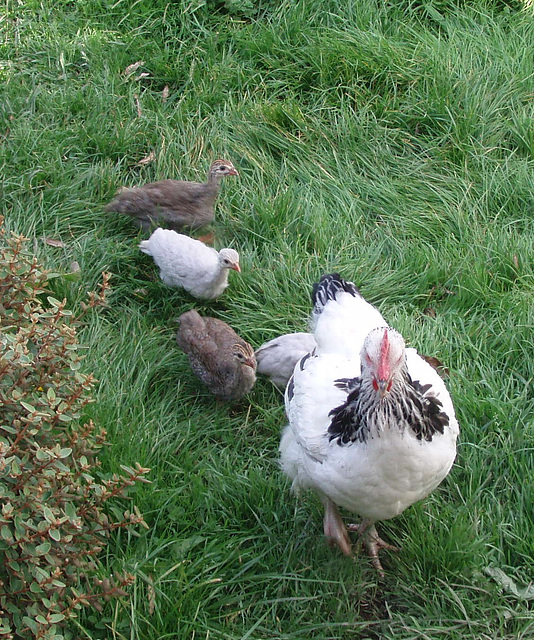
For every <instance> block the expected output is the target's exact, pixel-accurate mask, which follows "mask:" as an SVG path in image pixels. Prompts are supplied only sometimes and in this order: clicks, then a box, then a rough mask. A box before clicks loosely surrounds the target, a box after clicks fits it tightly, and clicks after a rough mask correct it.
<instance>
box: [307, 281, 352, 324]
mask: <svg viewBox="0 0 534 640" xmlns="http://www.w3.org/2000/svg"><path fill="white" fill-rule="evenodd" d="M342 292H345V293H350V294H351V295H352V296H354V297H356V296H358V297H360V296H361V294H360V292H359V291H358V289H357V288H356V286H355V285H354V284H353V283H352V282H349V281H348V280H343V278H342V277H341V276H340V275H339V273H327V274H325V275H324V276H321V279H320V280H319V282H316V283H315V284H314V285H313V291H312V303H313V313H314V315H318V314H320V313H321V311H322V310H323V308H324V306H325V305H326V303H327V302H328V301H329V300H335V299H336V297H337V295H338V294H339V293H342Z"/></svg>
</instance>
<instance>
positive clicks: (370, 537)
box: [348, 520, 400, 578]
mask: <svg viewBox="0 0 534 640" xmlns="http://www.w3.org/2000/svg"><path fill="white" fill-rule="evenodd" d="M348 530H349V531H355V532H356V533H358V534H359V535H360V537H361V539H362V542H363V544H364V545H365V548H366V550H367V553H368V554H369V557H370V558H371V564H372V565H373V567H374V568H375V569H376V570H377V571H378V573H379V575H380V577H381V578H383V577H384V575H385V574H384V568H383V567H382V563H381V562H380V558H379V557H378V552H379V551H380V549H387V550H388V551H400V549H399V547H396V546H395V545H392V544H389V543H388V542H386V541H385V540H382V538H381V537H380V536H379V535H378V533H377V530H376V527H375V525H374V524H372V523H371V522H370V521H369V520H363V521H362V523H361V524H349V525H348Z"/></svg>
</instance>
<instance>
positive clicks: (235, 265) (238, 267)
mask: <svg viewBox="0 0 534 640" xmlns="http://www.w3.org/2000/svg"><path fill="white" fill-rule="evenodd" d="M230 269H233V270H234V271H237V273H241V267H240V266H239V262H234V264H233V265H232V266H231V267H230Z"/></svg>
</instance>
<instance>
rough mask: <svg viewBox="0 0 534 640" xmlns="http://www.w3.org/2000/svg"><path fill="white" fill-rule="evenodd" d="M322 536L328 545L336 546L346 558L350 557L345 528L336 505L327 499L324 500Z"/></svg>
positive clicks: (350, 550) (347, 535) (350, 551)
mask: <svg viewBox="0 0 534 640" xmlns="http://www.w3.org/2000/svg"><path fill="white" fill-rule="evenodd" d="M323 503H324V534H325V536H326V537H327V539H328V543H329V544H330V545H334V544H336V545H337V546H338V547H339V548H340V549H341V551H343V553H344V554H345V555H346V556H350V555H352V549H351V544H350V540H349V534H348V533H347V528H346V527H345V525H344V524H343V520H342V519H341V516H340V515H339V511H338V510H337V507H336V505H335V504H334V503H333V502H332V500H330V499H329V498H324V500H323Z"/></svg>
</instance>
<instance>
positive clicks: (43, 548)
mask: <svg viewBox="0 0 534 640" xmlns="http://www.w3.org/2000/svg"><path fill="white" fill-rule="evenodd" d="M51 548H52V545H51V544H50V542H43V543H42V544H39V545H37V546H36V547H35V551H36V552H37V555H38V556H44V555H46V554H47V553H48V552H49V551H50V549H51Z"/></svg>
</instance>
